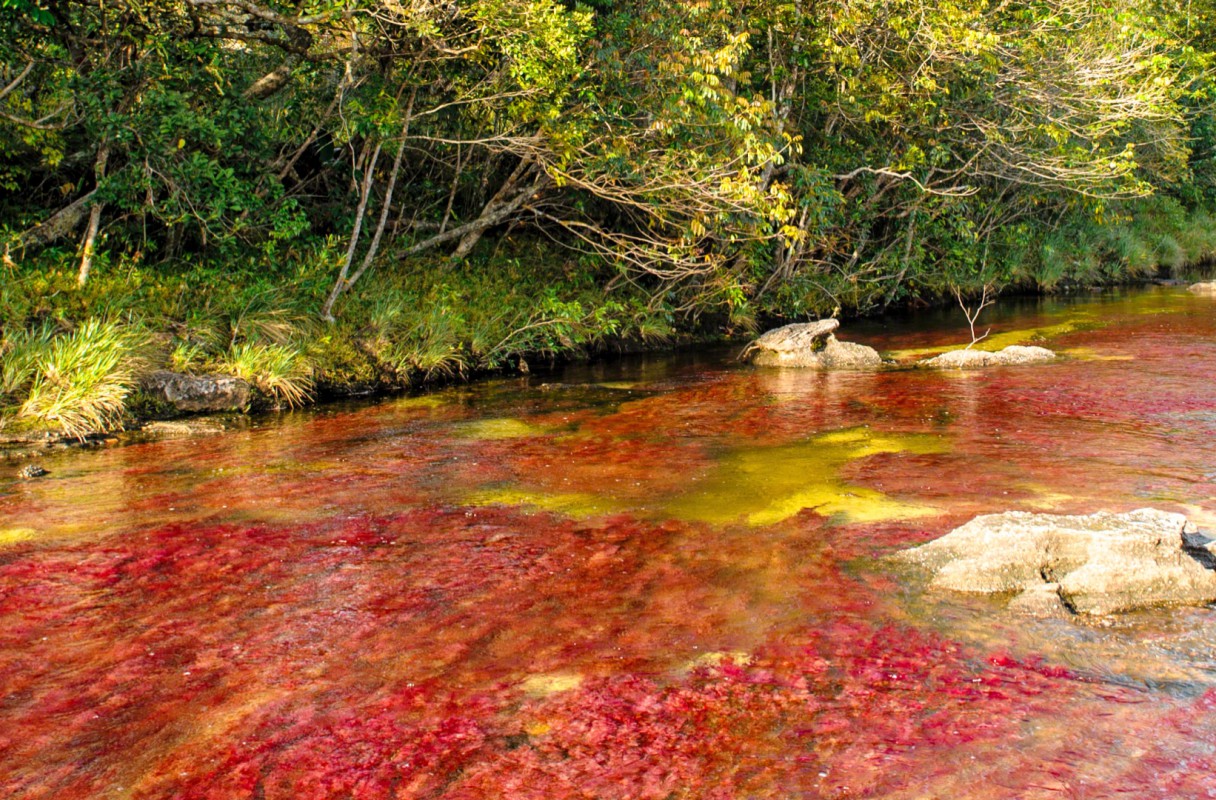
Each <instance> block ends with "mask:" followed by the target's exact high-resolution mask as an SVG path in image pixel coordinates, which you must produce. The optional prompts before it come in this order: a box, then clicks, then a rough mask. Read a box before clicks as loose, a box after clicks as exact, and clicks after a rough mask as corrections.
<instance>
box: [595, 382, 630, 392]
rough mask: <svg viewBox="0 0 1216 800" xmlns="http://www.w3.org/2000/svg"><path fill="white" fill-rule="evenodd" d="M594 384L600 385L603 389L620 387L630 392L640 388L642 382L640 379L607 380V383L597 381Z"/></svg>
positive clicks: (619, 388)
mask: <svg viewBox="0 0 1216 800" xmlns="http://www.w3.org/2000/svg"><path fill="white" fill-rule="evenodd" d="M593 385H595V386H599V387H600V388H602V389H618V390H621V391H626V392H628V391H632V390H633V389H636V388H638V387H639V386H641V385H642V384H641V383H639V382H638V381H607V382H605V383H596V384H593Z"/></svg>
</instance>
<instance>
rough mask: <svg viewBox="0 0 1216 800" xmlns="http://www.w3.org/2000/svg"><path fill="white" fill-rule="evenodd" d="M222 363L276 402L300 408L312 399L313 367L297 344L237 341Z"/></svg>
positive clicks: (225, 367)
mask: <svg viewBox="0 0 1216 800" xmlns="http://www.w3.org/2000/svg"><path fill="white" fill-rule="evenodd" d="M220 366H221V368H222V371H224V372H227V373H230V374H232V375H235V376H236V377H238V378H242V379H244V380H246V381H248V382H249V383H251V384H253V385H254V386H256V387H257V388H258V389H259V390H261V391H262V392H264V393H265V394H266V395H268V396H269V397H271V398H273V400H274V402H275V405H276V406H287V407H288V408H298V407H299V406H303V405H305V404H307V403H308V402H309V401H311V400H312V390H313V379H312V368H311V366H310V365H309V363H308V360H307V358H306V357H305V356H304V354H303V353H302V352H301V351H299V350H297V349H295V348H293V347H290V346H287V345H281V344H262V343H256V342H245V343H243V344H237V345H233V347H232V348H231V350H230V351H229V352H228V355H227V356H226V358H225V359H224V360H223V361H222V362H221V364H220Z"/></svg>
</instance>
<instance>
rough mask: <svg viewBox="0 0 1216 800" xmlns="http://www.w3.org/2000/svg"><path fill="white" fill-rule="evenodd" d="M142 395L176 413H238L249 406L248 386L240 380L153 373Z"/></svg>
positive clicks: (143, 387)
mask: <svg viewBox="0 0 1216 800" xmlns="http://www.w3.org/2000/svg"><path fill="white" fill-rule="evenodd" d="M141 388H142V389H143V391H144V392H146V393H147V394H148V395H150V396H152V397H154V398H156V399H157V400H161V401H164V402H166V403H169V404H170V405H172V406H173V407H174V408H176V409H177V410H178V411H241V410H244V409H245V408H246V407H248V405H249V384H248V383H246V382H245V381H243V380H241V379H240V378H232V377H224V376H214V375H183V374H181V373H178V372H167V371H164V370H162V371H159V372H153V373H152V374H151V375H148V376H147V377H146V378H144V380H143V384H142V387H141Z"/></svg>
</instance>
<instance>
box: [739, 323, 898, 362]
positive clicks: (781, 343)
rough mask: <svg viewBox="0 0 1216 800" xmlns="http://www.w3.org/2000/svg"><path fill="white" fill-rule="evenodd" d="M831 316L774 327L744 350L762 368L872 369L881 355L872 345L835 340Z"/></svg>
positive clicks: (834, 327)
mask: <svg viewBox="0 0 1216 800" xmlns="http://www.w3.org/2000/svg"><path fill="white" fill-rule="evenodd" d="M839 327H840V322H839V321H838V320H834V319H821V320H819V321H817V322H806V323H798V324H794V325H786V326H784V327H781V328H775V329H773V330H771V331H769V332H768V333H766V334H764V335H763V336H761V337H760V338H759V339H757V340H756V341H754V342H752V343H751V344H750V345H748V347H747V349H746V350H745V351H744V352H743V355H744V357H750V358H751V361H752V363H754V364H758V365H760V366H762V367H809V368H811V369H874V368H876V367H881V366H882V357H881V356H879V355H878V351H876V350H875V349H874V348H872V347H866V346H865V345H861V344H856V343H854V342H841V341H837V339H836V337H835V336H834V335H833V331H835V330H836V329H837V328H839Z"/></svg>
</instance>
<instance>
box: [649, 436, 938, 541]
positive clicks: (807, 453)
mask: <svg viewBox="0 0 1216 800" xmlns="http://www.w3.org/2000/svg"><path fill="white" fill-rule="evenodd" d="M944 450H945V444H944V442H943V441H942V440H941V439H940V438H939V437H936V436H930V435H926V434H879V433H875V432H873V431H871V430H870V429H869V428H850V429H846V430H842V431H835V432H832V433H826V434H821V435H819V436H814V437H811V438H809V439H806V440H803V441H801V442H796V443H794V444H788V445H778V446H772V447H755V448H744V449H737V450H734V451H731V452H729V453H727V454H726V455H725V456H724V457H723V458H722V460H721V461H720V462H719V464H718V466H717V467H715V469H714V470H713V472H711V473H710V474H709V475H708V476H707V477H706V478H705V479H704V480H703V481H701V482H700V483H699V484H698V485H697V486H696V488H695V489H694V490H693V491H691V492H688V493H686V494H683V495H680V496H679V497H677V498H675V499H674V500H673V501H671V502H670V503H669V504H667V506H666V508H665V511H666V512H667V513H669V514H671V515H672V516H675V517H678V518H681V519H686V520H695V521H701V522H709V523H714V524H726V523H730V522H735V521H737V520H740V519H742V520H744V521H746V522H747V524H749V525H771V524H774V523H777V522H780V521H782V520H784V519H788V518H789V517H792V516H794V515H795V514H798V513H799V512H801V511H803V510H804V509H811V510H814V511H815V512H817V513H819V514H821V515H824V516H839V517H842V518H843V519H844V520H845V521H848V522H878V521H882V520H891V519H913V518H916V517H924V516H932V515H935V514H937V513H939V512H938V510H937V509H935V508H932V507H930V506H922V505H916V504H912V503H905V502H902V501H900V500H896V499H895V498H892V497H890V496H888V495H886V494H884V493H882V492H880V491H877V490H875V489H869V488H865V487H861V486H854V485H851V484H849V483H847V482H845V481H844V480H843V479H842V478H841V477H840V473H841V471H842V470H843V469H844V467H845V466H847V465H848V464H850V463H851V462H854V461H857V460H859V459H863V458H868V457H870V456H874V455H878V454H881V453H914V454H926V453H940V452H944Z"/></svg>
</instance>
